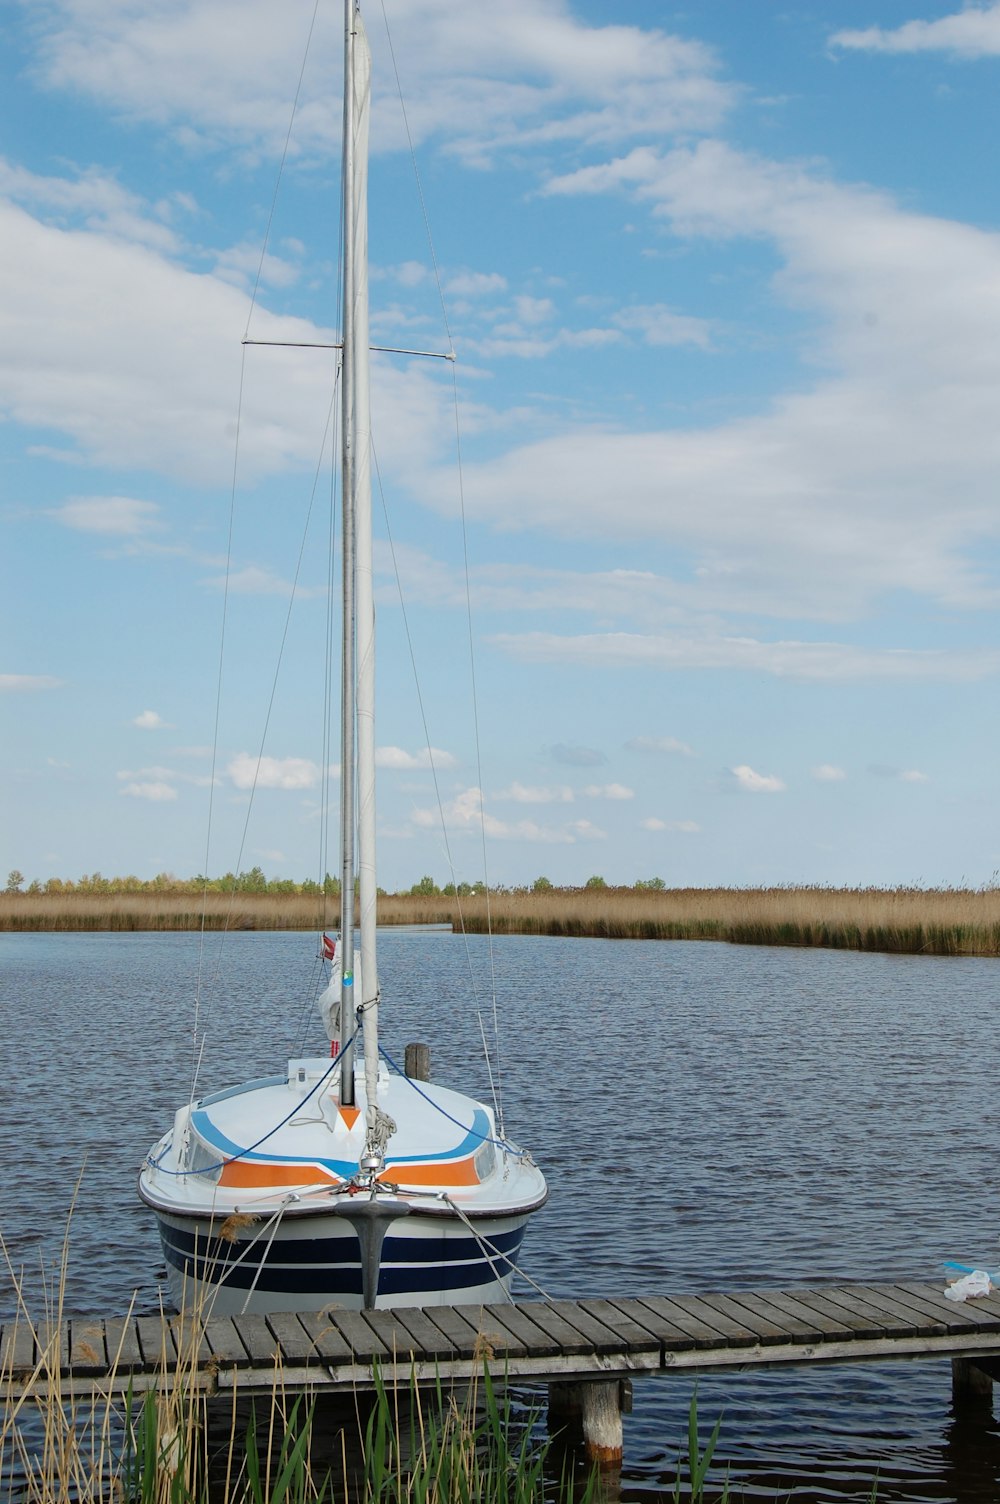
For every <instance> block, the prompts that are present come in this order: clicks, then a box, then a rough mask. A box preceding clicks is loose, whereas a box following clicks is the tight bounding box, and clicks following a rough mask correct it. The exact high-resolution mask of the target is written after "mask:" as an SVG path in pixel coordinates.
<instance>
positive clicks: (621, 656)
mask: <svg viewBox="0 0 1000 1504" xmlns="http://www.w3.org/2000/svg"><path fill="white" fill-rule="evenodd" d="M490 640H491V641H492V642H493V643H495V644H496V645H497V646H498V647H501V648H503V649H504V650H505V651H507V652H509V653H510V654H511V655H512V656H513V657H516V658H520V659H524V660H526V661H528V662H534V663H574V664H585V665H587V666H588V667H604V668H626V667H633V668H659V669H685V670H690V669H743V670H746V671H748V672H752V673H766V674H773V675H774V676H775V677H777V678H782V679H811V680H825V681H831V682H835V681H843V680H852V679H876V680H880V679H902V680H923V679H943V680H952V681H974V680H978V679H985V678H989V677H991V676H992V675H994V674H997V673H1000V652H998V651H996V650H995V649H992V648H990V649H986V648H984V649H979V650H975V649H973V650H971V651H968V652H950V651H946V650H944V649H928V648H865V647H858V646H855V645H853V644H846V643H836V642H794V641H793V642H760V641H757V640H756V639H755V638H750V637H713V636H708V635H703V636H692V635H682V634H680V633H676V634H671V635H666V634H662V635H659V636H653V635H648V636H644V635H641V634H639V633H633V632H606V633H585V634H581V635H579V636H572V637H571V636H557V635H556V634H555V633H550V632H525V633H522V634H521V635H519V636H517V635H514V634H513V633H499V634H497V635H495V636H494V637H492V638H491V639H490Z"/></svg>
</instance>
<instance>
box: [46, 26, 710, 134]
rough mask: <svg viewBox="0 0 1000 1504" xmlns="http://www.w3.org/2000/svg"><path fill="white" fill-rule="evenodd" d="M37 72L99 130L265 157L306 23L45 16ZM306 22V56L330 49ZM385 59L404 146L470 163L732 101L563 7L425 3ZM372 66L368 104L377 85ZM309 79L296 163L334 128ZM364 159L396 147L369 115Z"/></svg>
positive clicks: (688, 65)
mask: <svg viewBox="0 0 1000 1504" xmlns="http://www.w3.org/2000/svg"><path fill="white" fill-rule="evenodd" d="M49 10H50V13H51V17H52V22H53V23H54V24H52V25H50V27H49V29H48V32H47V34H45V35H43V37H42V41H41V53H40V58H39V68H40V69H41V71H42V74H43V77H44V80H45V82H46V83H48V84H49V86H50V87H54V88H58V89H61V90H69V91H71V92H73V93H75V94H83V95H84V96H89V97H90V98H92V99H93V100H95V101H96V102H97V103H98V104H99V106H100V107H101V108H102V109H103V110H105V111H106V112H108V113H110V114H116V115H125V116H126V117H127V118H132V119H138V120H145V121H152V122H154V123H156V124H158V125H161V126H166V127H168V128H173V129H174V130H175V131H176V133H177V134H178V136H179V138H180V140H181V141H182V142H183V143H185V144H192V145H195V146H197V147H198V149H199V150H201V151H203V152H204V151H205V150H206V149H211V148H213V147H215V146H218V145H220V144H223V145H231V144H240V145H243V146H244V147H245V148H246V149H247V150H249V151H258V150H264V151H268V152H271V153H273V154H275V155H276V154H277V153H279V152H280V150H281V147H282V144H283V140H284V136H285V132H286V129H287V123H288V100H289V99H291V98H292V96H293V93H294V90H295V82H296V78H297V75H298V71H299V64H300V59H301V52H302V48H303V45H304V42H305V38H306V33H307V31H308V29H309V24H310V16H311V12H312V7H311V6H308V5H298V6H296V5H287V6H284V7H282V8H281V9H280V11H279V10H276V9H275V7H274V6H273V5H272V4H271V3H270V0H201V3H200V4H198V5H196V6H195V5H188V6H168V7H161V8H159V9H155V8H154V9H153V10H150V9H148V8H147V7H145V6H130V5H124V4H115V5H109V4H107V3H106V0H53V4H52V5H51V6H50V7H49ZM335 27H336V23H335V20H333V19H332V18H331V17H328V16H327V14H326V13H325V12H324V11H323V10H321V11H320V15H319V20H318V23H317V31H318V32H319V36H318V37H317V40H316V43H315V44H314V45H315V49H316V51H317V52H320V53H322V52H325V51H326V50H327V49H330V48H332V47H335V45H336V36H335ZM393 32H394V49H395V52H396V54H397V55H398V56H399V57H404V58H405V59H406V75H407V82H408V93H409V96H410V98H411V101H412V104H411V107H410V109H409V111H408V120H407V127H408V129H409V132H410V134H411V136H412V139H413V141H414V143H415V144H417V145H419V144H420V143H421V142H423V141H426V140H427V139H428V138H429V137H432V136H435V135H438V134H440V135H442V136H443V137H444V138H445V139H446V141H447V143H448V149H449V150H451V151H452V152H455V153H458V154H460V155H461V156H462V157H464V158H465V159H466V160H467V161H468V162H470V163H486V162H489V161H491V160H492V159H494V158H495V157H496V156H497V155H498V154H499V153H500V152H504V151H508V150H511V149H513V148H516V147H521V146H527V145H533V146H535V147H536V148H537V147H540V146H545V145H552V146H554V145H556V144H558V143H563V142H566V143H571V144H575V143H591V144H600V143H605V142H609V141H620V140H623V139H628V137H629V136H631V135H633V134H635V133H641V134H642V135H644V136H646V135H650V134H652V135H655V136H658V137H662V136H663V135H664V134H665V133H668V132H671V131H678V130H680V131H687V130H690V129H706V128H708V129H711V128H712V127H714V126H715V125H717V124H718V123H719V121H720V120H721V118H722V117H723V115H724V114H725V112H726V111H727V109H728V108H729V106H730V104H731V103H732V101H733V100H734V99H735V97H736V93H737V91H736V90H735V89H734V88H732V86H730V85H727V84H724V83H722V82H720V81H719V80H718V78H717V77H716V76H715V75H716V72H717V64H716V60H715V57H714V54H713V53H712V51H711V50H710V49H709V48H708V47H706V46H704V45H703V44H701V43H699V42H696V41H689V40H687V39H684V38H680V37H673V36H669V35H666V34H665V33H663V32H661V31H651V30H642V29H640V28H639V27H635V26H624V25H608V26H588V25H586V24H585V23H583V22H581V21H578V20H577V19H576V18H575V17H573V16H572V15H571V14H570V13H569V11H568V8H567V7H566V6H565V4H564V3H563V0H505V3H504V4H503V5H502V6H496V5H492V4H490V3H489V0H438V3H436V4H434V5H430V6H423V7H421V8H420V9H419V11H414V10H413V9H412V8H407V7H397V9H396V14H395V15H394V18H393ZM370 40H371V43H372V47H373V49H374V50H375V52H376V63H377V66H376V69H375V87H376V93H378V90H380V89H382V88H384V89H386V90H389V91H391V89H392V88H393V84H392V81H391V80H392V69H391V64H390V62H389V59H388V58H387V57H382V56H380V55H379V54H381V53H382V52H383V51H384V40H383V37H382V34H381V30H380V28H378V27H373V28H372V31H371V37H370ZM323 83H324V80H323V77H322V70H320V69H315V68H314V69H311V70H308V71H307V73H306V75H305V76H304V79H303V92H302V98H301V101H300V105H299V116H298V120H297V129H296V132H295V138H294V142H293V153H294V152H295V151H298V152H301V153H305V154H315V153H316V152H320V153H323V154H329V153H330V152H331V151H332V149H333V147H334V144H335V142H336V139H337V130H338V125H339V114H338V111H337V109H336V106H335V103H334V101H333V99H332V98H331V97H330V95H329V93H328V91H326V90H325V89H324V87H323ZM374 121H375V128H374V140H373V144H374V147H375V149H376V151H377V150H379V149H381V148H382V147H384V146H386V145H392V146H394V147H399V146H403V145H404V144H405V138H404V134H403V125H402V122H401V121H400V118H399V111H398V109H396V110H394V111H393V110H391V109H389V110H379V109H378V108H376V110H375V112H374Z"/></svg>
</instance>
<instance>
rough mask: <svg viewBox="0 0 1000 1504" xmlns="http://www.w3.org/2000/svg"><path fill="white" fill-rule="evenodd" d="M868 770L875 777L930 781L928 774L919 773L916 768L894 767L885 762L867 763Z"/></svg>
mask: <svg viewBox="0 0 1000 1504" xmlns="http://www.w3.org/2000/svg"><path fill="white" fill-rule="evenodd" d="M868 771H869V773H872V774H874V776H875V777H876V778H892V779H896V780H898V781H899V782H900V783H929V782H930V777H929V775H928V774H927V773H921V772H920V771H919V770H918V769H917V768H896V767H892V766H890V765H887V764H886V763H881V762H876V763H870V764H869V766H868Z"/></svg>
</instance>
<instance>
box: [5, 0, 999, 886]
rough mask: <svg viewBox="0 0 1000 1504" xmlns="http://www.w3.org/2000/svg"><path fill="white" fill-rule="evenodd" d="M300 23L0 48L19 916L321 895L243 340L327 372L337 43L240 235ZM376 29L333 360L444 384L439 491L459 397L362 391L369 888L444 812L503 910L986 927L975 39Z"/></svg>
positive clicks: (791, 32)
mask: <svg viewBox="0 0 1000 1504" xmlns="http://www.w3.org/2000/svg"><path fill="white" fill-rule="evenodd" d="M313 10H314V4H313V0H284V3H283V4H282V5H280V6H276V5H274V4H273V3H272V0H197V3H194V0H178V3H176V4H173V5H171V6H168V7H164V6H161V5H154V4H152V3H151V0H30V3H18V0H6V3H5V4H4V6H3V17H4V21H5V43H6V45H5V47H4V49H3V52H2V56H0V70H2V78H0V120H2V140H0V216H2V225H0V263H2V275H0V327H2V338H0V415H2V422H0V463H2V472H3V487H2V498H0V522H2V527H3V541H2V554H0V557H2V565H0V570H2V575H0V581H2V584H0V588H2V598H3V614H4V622H3V632H2V657H3V661H2V663H0V713H2V716H3V728H4V730H3V737H2V747H0V756H2V764H0V766H2V774H3V788H4V799H3V806H4V818H3V825H2V829H0V863H3V864H5V866H4V871H5V872H6V871H7V870H9V869H11V868H14V867H16V868H18V869H19V870H20V871H22V872H23V873H24V874H25V876H26V877H28V878H29V879H30V878H38V879H42V880H44V879H45V878H47V877H50V876H56V875H58V876H63V877H76V876H79V875H80V874H81V873H84V872H93V871H95V870H100V871H102V872H103V873H105V874H125V873H135V874H137V875H138V876H141V877H149V876H152V875H154V874H155V873H157V872H159V871H170V872H174V873H176V874H178V875H180V876H189V875H192V874H193V873H196V872H200V871H203V870H204V869H205V867H206V866H207V867H208V869H209V870H210V871H211V872H213V873H215V872H221V871H225V870H229V869H234V868H237V867H240V868H247V867H250V866H253V865H255V864H260V865H261V866H263V867H264V869H265V870H266V871H267V873H268V874H269V875H271V876H294V877H297V878H301V877H307V876H314V875H316V873H317V872H318V871H320V870H321V869H322V865H323V863H324V860H325V862H326V865H327V866H330V867H331V868H332V867H333V866H334V865H335V861H334V859H333V858H332V857H331V856H324V851H323V845H322V841H323V837H322V828H323V817H322V807H323V797H322V786H323V782H324V779H323V774H322V771H321V770H322V769H323V768H324V767H326V766H329V763H330V761H331V754H329V752H328V751H327V752H324V743H323V692H322V680H323V669H322V643H323V637H324V632H325V627H324V623H325V613H326V602H325V595H326V588H325V582H326V571H327V566H326V556H327V545H326V541H325V540H326V535H327V530H328V515H329V489H330V488H329V482H328V479H327V478H326V477H325V475H324V469H325V468H327V467H324V463H323V459H322V454H323V447H324V430H325V424H326V414H327V410H328V407H329V404H330V399H331V389H332V362H331V358H330V357H329V355H327V354H324V353H322V352H316V351H284V350H262V349H257V348H251V349H248V351H247V353H246V361H245V367H244V370H243V398H242V408H240V406H239V391H240V379H241V355H242V350H241V339H242V337H243V335H244V332H245V330H246V329H247V327H248V321H249V330H250V334H251V336H252V337H256V338H260V339H268V338H270V339H280V338H299V339H313V340H322V339H324V338H326V339H330V338H332V337H333V331H334V330H335V327H336V307H337V295H336V287H335V272H336V261H337V234H338V206H337V176H338V170H339V169H338V158H339V142H338V130H339V102H338V101H339V90H340V78H339V69H340V56H341V42H340V27H341V6H340V5H339V3H338V0H320V4H319V7H318V11H317V19H316V23H315V27H314V31H313V38H312V44H311V46H310V48H309V52H308V57H307V61H306V65H305V70H304V72H303V75H302V90H301V95H300V102H299V109H298V113H297V115H296V118H295V121H294V123H293V128H292V133H291V136H290V138H289V146H288V153H287V162H286V166H285V169H284V172H283V173H282V175H281V179H280V187H279V190H278V194H277V198H276V199H274V189H275V182H276V176H277V167H278V162H279V160H280V157H281V154H282V150H283V148H284V144H285V138H286V133H287V131H288V123H289V117H290V110H291V102H292V100H293V98H294V96H295V91H296V85H297V82H298V79H299V74H300V69H301V68H302V59H303V55H304V53H305V44H306V38H307V35H308V33H309V30H310V24H311V21H312V16H313ZM609 15H610V16H611V17H612V18H613V19H612V21H611V22H610V23H609V19H608V18H609ZM385 18H387V21H388V29H389V30H388V34H389V36H390V37H391V52H392V55H394V58H395V64H396V68H397V69H398V73H399V79H400V85H401V88H402V93H403V97H404V100H405V104H406V112H407V113H406V120H407V122H408V129H409V134H410V137H411V138H412V142H413V146H414V150H415V154H416V157H417V161H418V165H419V172H420V184H421V190H420V193H418V191H417V188H416V186H415V183H414V176H413V172H412V168H411V162H410V151H409V147H408V145H407V133H406V128H405V127H404V124H403V119H402V115H401V111H400V107H399V102H398V97H397V93H396V83H395V78H394V74H393V66H392V58H391V56H390V47H389V43H388V41H387V31H386V19H385ZM367 22H368V30H369V34H370V38H371V43H372V50H373V54H374V62H375V80H376V83H375V112H374V122H373V162H372V174H371V257H372V335H373V340H374V341H376V342H377V343H380V344H389V345H403V346H407V347H419V348H426V349H431V350H442V349H446V348H447V346H448V339H449V331H450V338H451V339H452V341H453V342H454V348H455V351H456V353H457V357H458V358H457V362H456V367H455V374H456V381H457V392H458V402H459V414H460V432H461V454H462V471H461V484H459V480H458V474H457V470H456V466H455V412H454V390H455V388H454V386H453V382H452V371H451V368H450V367H448V366H445V365H443V364H441V363H437V362H433V361H426V360H424V361H421V360H414V359H407V358H401V357H398V356H397V357H378V358H377V359H376V362H375V367H374V373H373V386H374V392H373V403H374V421H373V427H374V442H375V449H376V454H377V461H378V466H379V471H380V474H381V478H382V484H383V488H384V493H385V513H384V514H383V509H382V502H381V500H379V501H378V502H377V518H378V525H377V534H378V535H377V538H376V565H377V591H378V601H379V630H380V671H381V678H380V687H379V726H378V742H379V746H380V749H381V750H380V762H381V764H382V771H381V775H380V785H379V828H380V869H379V870H380V881H381V882H382V883H383V885H384V886H386V887H388V888H395V887H398V886H408V885H409V884H410V883H411V882H413V881H415V880H416V879H417V878H419V877H420V876H421V875H422V874H423V873H425V872H428V873H431V874H433V875H434V876H435V877H436V878H437V880H438V881H441V882H443V881H446V880H447V879H448V878H449V877H450V876H451V875H452V873H451V869H450V868H449V856H448V853H447V852H446V850H445V843H444V840H443V837H442V835H441V818H440V815H439V812H438V797H439V798H440V802H441V805H442V807H443V812H444V819H445V823H446V825H447V828H448V831H449V842H448V845H449V849H450V860H451V862H452V864H453V869H454V875H455V876H456V877H457V878H458V879H460V880H461V879H466V878H468V879H474V878H478V877H480V876H482V875H483V854H482V840H481V833H480V832H481V825H482V823H485V827H486V834H487V863H488V867H487V871H488V876H489V878H490V879H491V880H492V881H494V882H498V883H520V882H530V881H531V880H533V879H534V878H535V877H536V876H538V875H540V874H545V875H547V876H549V877H550V878H551V879H552V880H553V881H556V882H565V883H581V882H584V881H585V880H586V879H587V878H588V877H589V876H590V875H592V874H594V873H600V874H602V875H603V876H604V877H605V878H606V879H607V880H608V881H611V882H632V881H634V880H635V879H636V878H645V877H650V876H653V875H659V876H662V877H663V878H664V879H665V880H666V881H667V882H668V883H669V884H671V885H674V884H678V885H685V884H693V885H701V884H771V883H798V882H821V883H833V884H850V885H867V884H878V885H883V884H897V883H925V884H929V885H937V884H948V883H953V884H961V883H965V884H970V885H974V886H975V885H979V884H981V883H984V882H989V881H990V880H991V879H992V877H993V875H994V874H995V872H996V870H997V869H998V868H1000V828H998V815H1000V789H998V777H997V757H996V748H997V745H998V740H1000V737H998V732H1000V724H998V721H1000V717H998V712H997V704H998V697H997V677H998V674H1000V642H998V631H997V627H998V613H1000V588H998V571H997V548H998V537H1000V496H998V485H1000V418H998V414H1000V235H998V233H997V230H998V223H1000V199H998V186H997V185H998V181H1000V177H998V174H997V171H996V168H995V162H994V158H995V156H996V155H997V153H998V151H1000V145H998V143H1000V118H998V117H1000V88H998V83H1000V5H985V6H970V7H967V8H964V9H961V10H956V9H953V8H951V7H949V5H947V4H930V3H926V0H924V3H921V0H892V3H890V0H864V3H863V0H838V4H837V5H836V6H829V5H818V4H811V5H803V4H797V3H792V4H783V5H780V6H779V5H769V4H763V3H762V4H753V5H751V4H748V3H746V0H700V3H699V4H698V5H692V6H687V7H683V6H677V5H671V4H659V3H654V0H645V3H638V0H632V3H630V0H622V3H619V4H618V5H616V6H615V7H613V9H612V10H610V11H609V8H608V7H607V6H606V5H604V4H597V3H596V0H530V3H528V0H504V4H503V5H497V4H496V3H487V0H427V3H421V5H419V6H416V5H413V4H412V3H410V0H407V3H403V0H385V5H384V12H383V6H382V4H381V0H379V3H374V0H373V3H372V4H371V5H370V7H369V9H368V11H367ZM421 194H422V200H421ZM273 199H274V212H273V219H272V222H271V229H270V235H269V238H268V242H267V256H266V259H265V261H264V263H263V266H262V269H261V275H260V283H259V287H258V290H257V294H256V299H255V301H254V304H253V311H252V314H251V292H252V289H253V286H254V281H255V278H256V275H257V268H258V264H259V262H260V255H261V247H262V244H263V241H264V234H265V228H266V226H267V224H268V219H269V216H270V215H271V205H272V200H273ZM422 204H423V206H424V207H425V208H426V216H427V220H428V222H429V224H430V228H431V233H432V237H433V256H432V254H431V251H430V250H429V247H428V240H427V235H426V233H425V229H424V214H423V208H422ZM435 265H436V268H437V271H438V274H439V277H440V284H441V290H442V293H443V302H444V307H445V309H446V311H447V326H446V325H445V318H444V315H443V314H442V298H441V296H440V295H439V292H438V287H437V281H436V278H435V274H434V268H435ZM238 412H239V414H240V443H239V455H238V468H237V484H236V487H235V494H236V502H235V508H234V513H233V528H232V544H231V566H230V592H229V604H228V615H227V625H226V648H225V657H224V667H223V676H222V691H221V697H220V713H219V729H218V740H217V744H216V752H215V757H214V792H213V795H212V800H211V804H212V819H211V827H209V793H210V786H211V784H212V778H213V772H212V770H213V755H212V748H213V744H214V741H215V707H216V691H217V684H218V672H219V642H220V631H221V621H222V603H223V589H222V582H223V580H224V578H225V572H226V556H227V547H228V543H227V539H228V535H229V518H230V495H231V490H232V476H233V470H234V435H235V431H236V420H237V413H238ZM317 474H319V476H320V479H319V482H318V484H317V483H316V477H317ZM313 498H314V499H313ZM462 500H464V508H465V514H466V519H467V529H468V555H469V570H470V573H469V595H470V597H471V604H472V625H473V642H474V652H475V665H476V670H475V671H476V680H477V686H478V699H479V739H480V751H479V755H478V757H477V751H476V741H475V725H474V719H473V716H472V711H471V696H470V693H469V679H470V672H469V661H470V654H469V643H468V632H467V625H466V611H465V600H466V587H465V578H464V572H463V544H462V538H461V529H460V527H459V525H458V514H459V509H460V503H461V501H462ZM386 517H387V518H388V529H391V537H392V547H391V548H390V546H389V543H388V530H387V524H386V521H385V518H386ZM300 554H301V560H302V562H301V567H299V565H298V560H299V557H300ZM297 569H298V576H297V581H298V583H297V586H296V587H295V590H294V603H293V609H292V611H291V614H290V617H289V625H288V633H287V641H286V647H285V650H284V654H283V658H282V662H281V669H280V673H279V675H278V678H277V683H276V687H274V689H273V709H272V711H271V714H270V719H269V720H268V719H267V717H268V706H269V704H270V702H271V699H272V686H273V685H274V682H275V665H276V661H277V653H278V646H279V642H280V639H281V635H282V632H283V629H284V625H285V621H286V617H287V616H288V608H289V603H290V601H291V598H292V594H293V581H295V580H296V570H297ZM397 574H398V585H397V578H396V577H397ZM400 592H401V593H402V596H403V598H404V600H405V603H406V623H407V629H404V625H403V613H402V611H401V609H400V605H399V595H400ZM407 630H408V633H409V637H410V640H411V641H412V644H413V651H414V656H415V659H416V663H417V676H418V682H419V696H418V693H417V690H416V688H415V685H414V676H413V672H412V669H411V666H410V662H409V650H408V646H407ZM421 704H422V705H423V711H424V717H425V720H424V718H422V716H421V710H420V706H421ZM265 726H266V733H265ZM428 745H430V746H431V747H432V748H434V749H435V765H436V774H437V777H436V783H437V790H435V779H434V778H433V777H432V775H431V771H430V769H429V767H428V761H429V759H428V754H427V747H428ZM262 747H263V754H264V760H263V761H262V763H261V766H260V771H259V773H258V776H257V789H256V793H255V794H254V797H253V799H252V801H251V799H250V791H249V785H250V783H251V782H252V778H253V770H254V769H255V768H256V764H257V758H258V753H259V752H260V750H261V748H262ZM334 756H335V754H334ZM333 777H334V780H335V773H334V775H333ZM332 797H333V803H334V806H335V805H336V786H335V781H334V783H333V785H332ZM251 805H252V807H251Z"/></svg>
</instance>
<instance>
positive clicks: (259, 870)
mask: <svg viewBox="0 0 1000 1504" xmlns="http://www.w3.org/2000/svg"><path fill="white" fill-rule="evenodd" d="M239 889H240V892H241V893H266V892H267V878H266V877H265V876H264V869H263V867H251V868H250V871H249V872H241V873H240V877H239Z"/></svg>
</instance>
